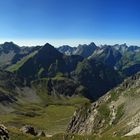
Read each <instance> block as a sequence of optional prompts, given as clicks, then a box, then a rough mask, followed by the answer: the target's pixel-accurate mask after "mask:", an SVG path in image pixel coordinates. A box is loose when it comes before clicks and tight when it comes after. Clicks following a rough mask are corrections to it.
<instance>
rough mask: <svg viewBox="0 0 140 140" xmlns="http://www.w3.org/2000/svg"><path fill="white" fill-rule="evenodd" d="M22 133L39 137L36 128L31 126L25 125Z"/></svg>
mask: <svg viewBox="0 0 140 140" xmlns="http://www.w3.org/2000/svg"><path fill="white" fill-rule="evenodd" d="M20 131H21V132H22V133H26V134H31V135H34V136H36V135H37V132H36V130H35V129H34V127H32V126H30V125H25V126H23V127H22V128H21V129H20Z"/></svg>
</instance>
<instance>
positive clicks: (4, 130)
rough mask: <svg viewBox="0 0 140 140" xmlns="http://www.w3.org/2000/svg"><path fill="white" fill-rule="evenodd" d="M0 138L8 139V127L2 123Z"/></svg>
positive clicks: (0, 139) (0, 125)
mask: <svg viewBox="0 0 140 140" xmlns="http://www.w3.org/2000/svg"><path fill="white" fill-rule="evenodd" d="M0 140H9V132H8V129H7V128H6V127H5V126H4V125H2V124H0Z"/></svg>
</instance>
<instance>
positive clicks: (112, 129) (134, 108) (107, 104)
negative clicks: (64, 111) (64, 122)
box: [67, 73, 140, 139]
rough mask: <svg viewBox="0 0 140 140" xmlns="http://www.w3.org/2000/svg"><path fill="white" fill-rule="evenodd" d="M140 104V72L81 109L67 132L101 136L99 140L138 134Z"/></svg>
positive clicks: (139, 129) (139, 131)
mask: <svg viewBox="0 0 140 140" xmlns="http://www.w3.org/2000/svg"><path fill="white" fill-rule="evenodd" d="M139 104H140V73H137V74H136V75H134V76H132V77H130V78H128V79H126V80H124V82H123V83H122V84H120V85H119V86H118V87H116V88H114V89H112V90H110V91H109V92H108V93H106V94H105V95H104V96H103V97H101V98H100V99H99V100H97V101H96V102H93V103H92V104H85V105H84V106H82V107H81V108H80V109H78V110H77V111H76V112H75V114H74V116H73V118H72V119H71V122H70V124H69V126H68V128H67V132H69V133H74V134H80V135H81V134H82V135H97V137H98V135H100V138H106V139H111V137H116V139H117V137H122V136H133V135H136V134H139V133H140V121H139V116H140V106H139ZM122 139H123V138H122ZM124 139H125V138H124ZM126 139H127V138H126ZM130 139H133V138H132V137H131V138H130Z"/></svg>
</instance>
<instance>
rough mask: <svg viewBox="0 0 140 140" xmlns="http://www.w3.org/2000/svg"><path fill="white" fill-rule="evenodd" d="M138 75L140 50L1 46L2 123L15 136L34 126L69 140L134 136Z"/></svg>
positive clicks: (102, 47)
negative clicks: (29, 125) (27, 127)
mask: <svg viewBox="0 0 140 140" xmlns="http://www.w3.org/2000/svg"><path fill="white" fill-rule="evenodd" d="M139 71H140V47H138V46H127V45H126V44H121V45H119V44H116V45H101V46H97V45H95V43H93V42H92V43H90V44H84V45H79V46H77V47H71V46H68V45H64V46H60V47H58V48H55V47H54V46H52V45H51V44H49V43H46V44H45V45H43V46H33V47H20V46H18V45H16V44H14V43H13V42H5V43H4V44H0V101H1V102H0V110H1V113H0V120H2V121H3V122H4V123H5V124H6V125H8V126H10V130H12V135H16V133H18V134H19V131H18V130H17V128H19V127H21V126H22V125H23V124H31V125H34V126H35V127H37V128H40V129H43V130H44V129H45V130H46V129H47V131H48V132H49V133H50V134H51V135H54V134H56V133H64V132H65V133H66V132H67V133H68V134H69V135H68V136H67V135H65V134H64V136H66V137H67V139H68V140H69V137H71V136H74V137H75V139H78V137H79V136H77V134H78V135H90V136H91V137H89V139H92V138H93V137H95V139H96V138H97V140H98V139H99V137H98V136H100V137H103V139H104V138H105V137H108V139H111V138H110V137H116V139H117V137H118V138H120V137H121V136H131V134H133V133H134V132H133V131H134V130H135V129H138V128H139V123H138V119H137V118H138V117H137V116H138V114H139V107H138V106H139V104H138V102H139V85H140V83H139V79H140V74H139ZM129 103H131V104H132V105H130V104H129ZM133 108H134V109H133ZM76 110H77V111H76ZM56 111H57V115H56V114H55V112H56ZM63 111H65V112H67V113H66V114H65V115H64V113H63ZM74 111H76V112H75V113H74ZM53 113H54V114H53ZM73 113H74V116H73V117H72V114H73ZM47 114H48V115H47ZM4 116H6V117H4ZM44 116H46V117H47V119H48V120H49V121H48V120H47V119H46V118H44ZM71 117H72V119H71ZM63 119H64V120H65V121H63ZM58 120H59V122H57V121H58ZM54 122H55V123H54ZM129 122H131V123H130V124H129ZM42 123H43V124H44V125H43V124H42ZM47 123H48V125H47ZM122 124H126V125H125V126H123V125H122ZM52 125H56V127H54V128H53V127H51V126H52ZM11 127H12V128H11ZM13 127H14V128H16V132H15V131H13ZM58 127H59V129H58ZM65 130H66V131H65ZM122 130H123V131H122ZM60 137H61V136H60ZM84 138H85V136H83V137H82V138H81V139H84ZM86 138H87V137H86ZM86 138H85V139H86ZM19 139H21V138H19ZM56 139H57V140H58V138H56ZM60 139H61V138H60ZM79 139H80V138H79Z"/></svg>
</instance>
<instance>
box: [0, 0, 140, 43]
mask: <svg viewBox="0 0 140 140" xmlns="http://www.w3.org/2000/svg"><path fill="white" fill-rule="evenodd" d="M10 40H12V41H15V43H18V44H20V45H34V44H41V43H42V44H43V43H45V42H50V43H52V44H54V45H62V44H70V45H77V44H79V43H88V42H91V41H94V42H95V43H97V44H104V43H107V44H113V43H114V44H115V43H128V44H138V45H140V1H139V0H0V42H2V41H10Z"/></svg>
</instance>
